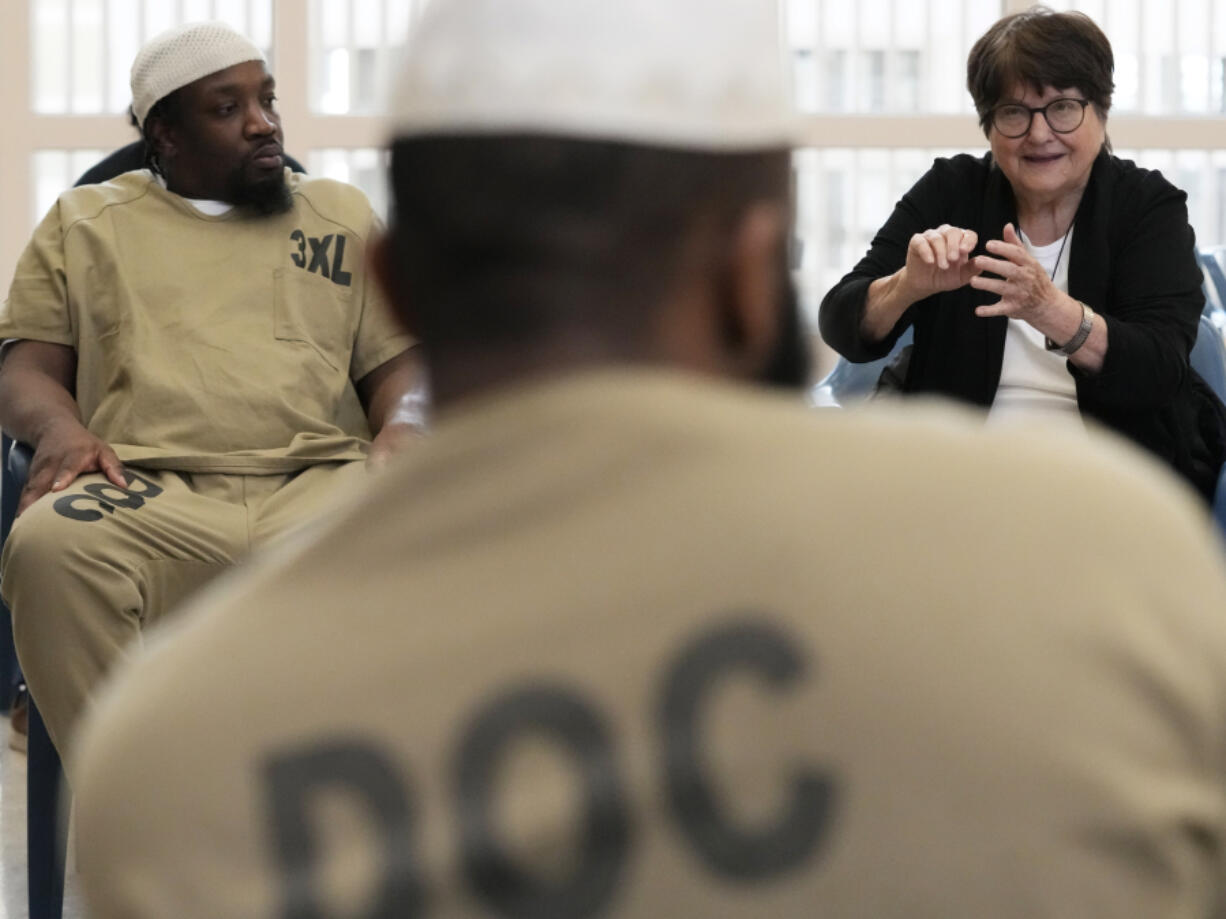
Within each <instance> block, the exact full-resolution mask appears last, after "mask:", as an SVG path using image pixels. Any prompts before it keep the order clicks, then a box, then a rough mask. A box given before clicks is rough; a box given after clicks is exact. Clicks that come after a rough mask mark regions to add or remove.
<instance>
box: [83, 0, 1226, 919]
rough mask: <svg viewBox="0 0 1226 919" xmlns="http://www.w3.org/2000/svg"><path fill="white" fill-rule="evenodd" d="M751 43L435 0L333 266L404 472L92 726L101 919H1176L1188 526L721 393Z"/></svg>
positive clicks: (1189, 761) (1223, 810)
mask: <svg viewBox="0 0 1226 919" xmlns="http://www.w3.org/2000/svg"><path fill="white" fill-rule="evenodd" d="M776 23H777V20H776V19H775V18H774V11H772V10H770V9H769V8H768V5H767V4H758V3H754V4H749V3H744V2H743V0H675V2H672V3H668V4H659V3H655V2H648V0H623V2H620V3H616V4H610V3H607V2H604V0H568V2H566V3H557V2H556V0H435V2H434V3H432V4H431V6H430V7H429V8H428V10H427V12H426V15H425V18H424V19H423V20H422V22H421V24H420V26H419V28H418V30H417V31H416V33H415V37H414V40H413V42H412V44H411V46H410V48H409V50H408V63H407V68H406V71H405V74H404V76H403V77H402V80H401V82H400V84H399V93H398V98H397V101H396V103H395V108H394V111H395V122H394V146H393V161H392V173H393V186H394V192H395V198H396V207H397V210H396V213H397V218H396V221H395V224H394V226H393V228H392V231H391V234H390V236H389V239H388V241H387V243H386V245H385V246H384V247H383V248H382V249H380V250H379V251H378V252H377V253H376V255H375V260H376V265H377V266H378V270H379V272H380V274H381V276H382V278H383V280H384V282H385V284H386V285H387V288H388V290H389V292H390V293H391V297H392V300H393V301H394V302H395V304H396V305H397V307H398V309H399V311H400V314H401V316H402V317H403V319H404V322H405V324H406V325H407V326H408V327H409V328H410V330H411V331H413V332H414V333H415V334H416V335H417V336H418V337H419V340H420V341H421V342H422V346H423V347H424V349H425V352H426V356H427V360H428V363H429V368H430V374H431V382H432V385H433V392H434V394H435V400H436V405H437V406H438V409H439V415H438V424H437V427H436V430H435V435H434V436H433V437H432V438H431V439H430V440H429V441H427V442H425V443H423V444H422V445H420V447H419V449H417V450H415V451H413V453H412V454H411V455H408V456H406V457H405V458H404V459H402V460H401V461H400V462H399V463H398V465H396V466H395V467H394V468H393V469H392V470H391V471H390V472H389V473H388V474H387V475H386V476H385V477H383V478H382V479H381V480H379V481H378V482H377V483H376V484H375V485H374V486H373V488H372V490H371V491H370V492H369V494H368V495H367V496H366V498H365V499H364V500H363V501H360V502H358V504H357V505H356V506H354V507H352V508H350V509H349V510H348V511H346V512H345V514H344V515H343V516H341V517H339V518H337V519H333V520H331V521H329V522H328V523H327V524H323V525H320V526H319V527H317V528H316V529H315V530H314V531H313V532H311V533H308V534H304V535H303V536H302V537H301V538H300V539H299V540H297V542H296V543H295V544H294V545H292V546H284V547H282V548H281V549H280V550H279V551H278V552H277V553H276V554H275V555H273V556H271V557H265V558H264V560H263V561H262V562H261V563H260V564H258V565H256V566H254V567H252V568H251V569H249V570H248V571H246V572H245V573H244V574H243V575H241V576H239V577H234V578H232V579H231V580H230V581H229V583H228V584H225V585H222V586H220V587H218V588H215V589H213V590H212V591H210V593H209V594H208V595H207V596H206V597H205V598H204V599H202V600H200V601H198V602H197V604H195V606H194V607H193V609H191V610H189V612H188V613H187V615H186V616H185V617H184V619H183V620H182V621H181V623H180V625H179V626H178V627H177V628H176V629H175V630H174V631H173V633H170V634H168V635H166V636H165V637H164V638H163V639H162V641H161V642H160V643H159V644H158V646H157V647H156V648H155V649H151V651H150V652H149V653H148V654H147V655H146V656H145V658H144V659H143V660H142V661H141V662H140V663H139V664H138V665H136V666H134V667H132V668H131V669H130V670H129V671H128V673H127V674H126V675H125V677H124V678H123V679H122V680H120V681H119V682H117V683H116V684H115V685H114V687H113V689H112V690H111V692H109V693H108V695H107V697H106V698H105V699H104V700H103V702H102V704H101V705H100V707H99V709H98V711H97V713H96V717H95V720H94V722H93V724H92V725H91V726H90V727H89V728H88V729H87V731H86V733H85V735H84V737H83V741H82V747H81V756H80V759H79V761H78V774H79V775H80V776H81V779H80V782H79V786H78V792H79V794H78V805H79V808H78V824H77V825H78V830H79V836H78V842H79V864H80V868H81V872H82V876H83V879H84V882H85V886H86V891H87V894H88V899H89V901H90V903H91V905H92V907H93V909H94V911H95V915H97V916H99V917H102V919H111V917H121V916H122V917H125V919H140V917H154V916H159V917H161V916H176V917H196V916H199V917H204V916H210V917H212V916H226V917H274V916H276V917H282V916H295V917H306V916H312V917H315V916H362V917H391V916H425V917H432V916H437V917H452V916H474V917H476V916H504V917H530V916H531V917H536V916H540V917H589V916H609V917H644V919H646V917H665V916H667V917H704V919H707V917H751V916H752V917H763V916H770V917H781V916H796V917H801V916H804V917H808V916H812V915H815V914H820V915H822V916H824V917H867V916H872V917H876V919H881V917H904V916H905V917H915V916H941V917H948V916H993V917H1014V916H1016V917H1021V916H1026V917H1034V916H1111V917H1115V919H1120V917H1125V919H1127V917H1142V916H1144V917H1147V919H1153V917H1174V916H1181V917H1183V916H1203V915H1207V914H1208V911H1209V908H1210V903H1211V902H1212V899H1213V897H1214V896H1215V892H1216V888H1217V886H1218V883H1219V881H1220V879H1221V877H1222V863H1221V853H1222V852H1223V851H1224V847H1226V621H1224V618H1223V616H1222V610H1223V609H1226V578H1224V576H1223V572H1222V570H1221V565H1220V560H1219V557H1218V555H1217V553H1218V547H1217V546H1216V545H1215V544H1214V543H1213V542H1212V537H1211V535H1210V530H1209V528H1208V524H1207V522H1206V521H1205V520H1204V519H1203V518H1202V516H1201V514H1200V512H1199V510H1198V508H1197V507H1196V505H1195V502H1194V500H1193V498H1192V497H1191V495H1190V494H1189V493H1187V492H1185V491H1183V490H1181V488H1180V487H1179V486H1178V485H1177V484H1175V483H1173V482H1171V481H1169V480H1168V479H1167V478H1166V477H1165V475H1164V474H1163V473H1160V472H1158V471H1157V469H1156V467H1155V466H1152V465H1150V464H1148V463H1147V461H1145V460H1144V459H1142V458H1140V457H1137V456H1135V455H1133V454H1132V453H1131V452H1128V451H1127V450H1126V449H1125V448H1123V447H1120V446H1118V445H1116V444H1114V443H1112V444H1111V445H1110V446H1109V447H1094V446H1089V445H1087V444H1084V443H1081V444H1078V443H1076V442H1072V441H1069V442H1041V441H1039V440H1037V439H1035V438H1034V437H1031V436H1029V435H1027V434H1026V433H1024V432H1020V431H1018V432H1011V433H1001V434H998V435H985V434H983V433H980V432H978V431H977V430H975V429H974V428H973V427H972V426H971V425H969V424H967V423H965V422H964V419H962V418H961V417H960V416H957V415H954V414H949V413H946V412H944V411H938V410H933V412H932V413H930V414H928V415H926V416H924V417H920V418H917V417H916V414H915V412H914V410H909V411H908V413H907V415H906V417H905V418H904V417H902V416H897V415H890V414H880V415H871V414H865V415H862V416H859V417H856V416H852V415H841V414H833V415H826V416H822V417H814V416H813V415H811V414H808V413H806V411H805V410H804V409H803V408H802V407H801V406H800V404H799V399H798V398H797V396H796V395H795V393H786V392H783V393H781V392H779V391H778V390H776V391H773V392H772V391H769V390H768V389H766V388H764V387H762V386H759V385H756V384H758V383H760V382H763V381H768V380H770V381H774V382H777V383H783V384H791V385H796V384H799V383H800V382H801V381H802V380H803V377H804V373H803V365H804V360H803V349H802V348H800V346H799V343H798V336H797V334H796V332H797V323H796V317H795V305H794V301H793V298H792V297H791V295H790V288H789V282H788V277H787V272H786V268H785V264H786V260H785V257H784V246H785V240H786V238H787V232H788V213H789V207H788V184H789V183H788V168H789V163H788V150H789V147H790V145H791V143H792V140H793V138H794V126H793V121H792V117H791V115H790V113H789V111H788V109H787V107H786V106H785V105H784V103H783V101H782V93H781V89H780V87H781V86H782V84H783V80H784V75H783V71H782V64H781V60H780V58H779V55H778V49H777V41H776V38H777V25H776ZM920 415H921V416H923V415H924V413H922V412H921V413H920ZM1087 459H1093V462H1088V461H1087ZM920 486H922V487H920ZM1006 510H1007V511H1008V513H1007V514H1006V513H1004V512H1005V511H1006ZM1003 517H1007V518H1008V519H1009V520H1011V521H1012V526H1011V527H1010V528H1009V529H1008V530H1004V529H1002V528H1001V527H999V526H998V525H997V521H998V520H999V519H1001V518H1003ZM912 520H923V521H925V522H926V525H925V526H924V527H922V528H920V527H916V526H912V525H911V523H910V522H911V521H912ZM1087 546H1088V547H1091V548H1090V549H1088V550H1087V549H1086V548H1085V547H1087ZM1035 571H1040V572H1042V576H1041V577H1038V576H1035V574H1034V572H1035ZM219 671H221V672H223V673H224V678H222V679H219ZM236 713H238V717H236Z"/></svg>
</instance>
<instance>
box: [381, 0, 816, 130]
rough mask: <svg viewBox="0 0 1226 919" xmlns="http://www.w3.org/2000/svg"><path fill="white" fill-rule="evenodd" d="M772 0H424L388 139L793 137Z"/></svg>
mask: <svg viewBox="0 0 1226 919" xmlns="http://www.w3.org/2000/svg"><path fill="white" fill-rule="evenodd" d="M788 85H789V81H788V71H787V67H786V59H785V57H784V54H783V52H782V43H781V41H780V25H779V16H778V9H777V6H776V4H775V2H773V0H615V2H609V0H564V2H559V0H434V2H432V3H431V4H430V5H429V7H427V9H426V12H425V13H424V15H423V17H422V19H421V21H420V23H419V24H418V25H417V27H416V28H415V29H414V31H413V34H412V36H411V37H410V40H409V43H408V47H407V52H406V55H405V65H404V68H403V70H402V72H401V74H400V78H399V80H398V82H397V84H396V87H395V93H394V96H393V100H392V110H391V124H392V133H393V135H394V136H396V137H410V136H417V135H423V134H466V133H498V134H511V133H527V134H551V135H561V136H567V137H583V138H591V139H598V140H615V141H627V142H633V143H642V144H649V145H660V146H678V147H685V148H690V149H702V150H712V151H721V150H726V151H729V152H732V151H737V150H754V149H770V148H785V147H791V146H794V145H795V143H796V141H797V139H798V124H797V119H796V116H795V112H794V110H793V108H792V105H791V101H790V95H789V93H788Z"/></svg>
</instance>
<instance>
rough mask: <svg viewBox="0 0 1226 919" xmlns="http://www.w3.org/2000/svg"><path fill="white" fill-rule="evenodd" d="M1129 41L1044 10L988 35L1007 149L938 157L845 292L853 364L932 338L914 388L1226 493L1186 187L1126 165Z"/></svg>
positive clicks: (826, 315)
mask: <svg viewBox="0 0 1226 919" xmlns="http://www.w3.org/2000/svg"><path fill="white" fill-rule="evenodd" d="M1113 66H1114V64H1113V59H1112V54H1111V46H1110V43H1109V42H1108V41H1107V38H1106V36H1105V35H1103V33H1102V31H1101V30H1100V29H1099V28H1098V27H1097V26H1096V25H1095V24H1094V23H1093V22H1092V21H1091V20H1090V19H1089V18H1088V17H1086V16H1084V15H1082V14H1080V13H1053V12H1052V11H1050V10H1047V9H1044V8H1041V7H1036V8H1034V9H1031V10H1029V11H1027V12H1024V13H1018V14H1015V15H1012V16H1006V17H1005V18H1004V19H1001V20H1000V21H999V22H997V23H996V24H995V25H993V26H992V27H991V28H990V29H989V30H988V32H987V33H986V34H985V35H984V36H983V37H982V38H980V39H979V41H978V42H976V43H975V47H974V48H973V49H972V50H971V53H970V58H969V60H968V62H967V85H968V88H969V89H970V93H971V96H972V97H973V99H974V101H975V108H976V110H977V111H978V113H979V122H980V125H981V126H982V127H983V130H984V133H985V134H986V135H987V138H988V142H989V144H990V146H991V152H990V153H988V154H987V155H985V156H983V157H979V158H976V157H972V156H967V155H961V156H955V157H953V158H952V159H938V160H937V161H936V162H935V163H934V164H933V167H932V169H931V170H929V172H928V173H927V174H926V175H925V176H924V177H923V178H921V179H920V180H919V182H917V183H916V185H915V186H914V187H913V188H912V189H911V190H910V191H909V192H907V194H906V195H905V196H904V197H903V199H902V200H901V201H900V202H899V203H898V205H897V207H896V208H895V209H894V213H893V214H892V215H890V218H889V220H888V221H886V224H885V226H883V227H882V228H881V230H880V231H879V232H878V234H877V236H876V238H875V239H874V240H873V244H872V248H871V249H870V250H869V252H868V254H867V255H866V256H865V257H864V258H863V259H862V260H861V261H860V263H859V264H858V265H856V267H855V269H854V270H853V271H852V272H851V273H850V274H848V275H847V276H846V277H845V278H843V280H841V281H840V282H839V283H838V285H836V286H835V287H834V289H833V290H831V291H830V292H829V293H828V294H827V295H826V297H825V299H824V301H823V302H822V307H821V317H820V321H821V332H822V335H823V337H824V338H825V340H826V341H827V342H828V343H829V344H830V345H831V346H832V347H834V348H835V349H836V350H837V351H839V352H840V353H841V354H843V355H844V356H845V357H847V358H848V359H849V360H852V361H868V360H874V359H876V358H880V357H883V356H884V355H886V354H888V353H889V352H890V350H891V348H892V347H893V345H894V343H895V342H896V341H897V339H898V337H899V336H900V335H901V334H902V333H903V331H904V330H905V329H906V328H907V327H909V326H911V327H914V330H915V341H914V346H913V348H912V349H911V351H910V354H909V359H907V360H906V366H905V369H904V368H901V367H900V368H898V370H899V373H900V374H901V378H902V381H903V382H902V389H903V390H904V391H906V392H914V393H933V394H941V395H948V396H953V397H955V398H957V399H961V400H964V401H966V402H970V403H972V404H976V405H980V406H983V407H984V408H986V409H988V411H989V419H990V420H995V419H999V418H1005V417H1010V416H1014V415H1018V414H1022V413H1036V412H1037V413H1044V414H1046V415H1048V416H1051V417H1061V416H1062V417H1065V418H1069V419H1073V420H1075V421H1076V423H1080V419H1081V418H1082V417H1083V416H1086V417H1090V418H1094V419H1097V420H1098V421H1100V422H1102V423H1104V424H1106V425H1108V426H1109V427H1112V428H1114V429H1115V430H1117V431H1119V432H1120V433H1122V434H1124V435H1125V436H1127V437H1129V438H1131V439H1132V440H1134V441H1136V442H1137V443H1139V444H1141V445H1143V446H1145V447H1147V448H1148V449H1150V450H1151V451H1153V452H1154V453H1156V454H1158V455H1159V456H1160V457H1162V458H1163V459H1165V460H1166V461H1167V462H1168V463H1170V464H1171V465H1172V466H1173V467H1174V468H1175V469H1176V470H1177V471H1178V472H1179V473H1181V474H1182V475H1183V476H1184V477H1186V478H1187V479H1188V480H1189V481H1190V482H1191V483H1192V484H1193V485H1194V486H1195V487H1196V488H1197V489H1198V490H1199V491H1200V492H1201V493H1202V494H1204V495H1205V496H1206V497H1210V496H1211V495H1212V493H1213V488H1214V485H1215V483H1216V481H1217V476H1218V471H1219V469H1220V467H1221V465H1222V462H1223V459H1224V458H1226V409H1224V408H1223V406H1222V405H1221V403H1220V402H1219V401H1218V400H1217V399H1216V397H1215V396H1214V395H1213V393H1212V391H1211V390H1209V388H1208V387H1207V386H1206V385H1205V383H1204V382H1203V381H1202V380H1201V379H1200V378H1199V377H1198V376H1197V375H1196V374H1195V372H1194V371H1193V370H1192V369H1191V367H1190V366H1189V365H1188V354H1189V352H1190V351H1191V348H1192V344H1193V342H1194V341H1195V339H1196V331H1197V323H1198V320H1199V317H1200V313H1201V309H1202V308H1203V304H1204V298H1203V294H1202V292H1201V286H1200V285H1201V272H1200V268H1199V266H1198V264H1197V262H1196V256H1195V251H1194V243H1193V234H1192V229H1191V227H1189V225H1188V217H1187V207H1186V203H1185V199H1186V196H1185V195H1184V193H1183V192H1182V191H1180V190H1178V189H1177V188H1175V187H1174V186H1172V185H1171V184H1170V183H1169V182H1167V181H1166V180H1165V179H1164V178H1163V177H1162V176H1161V175H1160V174H1159V173H1157V172H1152V171H1149V170H1145V169H1139V168H1137V166H1136V165H1134V164H1133V163H1131V162H1128V161H1126V160H1120V159H1117V158H1116V157H1114V156H1112V155H1111V153H1110V144H1109V143H1108V141H1107V135H1106V119H1107V111H1108V110H1109V109H1110V107H1111V92H1112V88H1113V83H1112V70H1113Z"/></svg>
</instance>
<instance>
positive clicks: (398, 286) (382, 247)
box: [366, 230, 421, 341]
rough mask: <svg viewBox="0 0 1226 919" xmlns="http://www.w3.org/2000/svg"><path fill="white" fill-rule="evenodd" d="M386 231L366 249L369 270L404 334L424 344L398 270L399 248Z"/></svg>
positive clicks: (410, 298) (410, 300) (415, 315)
mask: <svg viewBox="0 0 1226 919" xmlns="http://www.w3.org/2000/svg"><path fill="white" fill-rule="evenodd" d="M393 232H394V231H392V230H387V231H385V232H383V233H380V234H379V235H378V236H376V237H375V238H374V240H372V241H371V243H370V245H369V246H368V247H367V249H366V262H367V264H368V265H369V266H370V271H371V273H372V274H373V275H374V276H375V281H376V282H377V283H378V285H379V287H380V288H381V289H382V291H383V295H384V297H386V298H387V302H388V303H390V304H391V307H392V313H393V315H395V317H396V318H397V319H399V320H400V324H401V325H402V326H404V328H405V331H407V332H408V333H409V334H410V335H412V336H413V337H414V338H416V339H417V340H418V341H420V340H421V324H420V322H419V321H418V318H419V317H418V316H417V313H416V312H415V311H414V310H413V308H412V302H413V299H412V297H410V296H409V294H408V291H407V290H405V286H404V278H403V276H402V274H401V272H400V270H399V269H398V268H397V266H396V247H395V245H394V244H393V240H392V233H393Z"/></svg>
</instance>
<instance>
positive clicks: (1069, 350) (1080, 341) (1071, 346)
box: [1047, 300, 1094, 357]
mask: <svg viewBox="0 0 1226 919" xmlns="http://www.w3.org/2000/svg"><path fill="white" fill-rule="evenodd" d="M1077 302H1078V303H1081V301H1080V300H1078V301H1077ZM1093 329H1094V310H1092V309H1090V308H1089V307H1088V306H1087V305H1086V304H1084V303H1081V325H1080V326H1078V328H1077V331H1076V332H1075V333H1073V337H1072V338H1070V339H1069V340H1068V341H1067V342H1066V343H1065V344H1063V345H1057V344H1056V343H1055V342H1054V341H1052V340H1051V339H1050V338H1049V339H1047V350H1048V351H1058V352H1059V353H1060V354H1063V355H1064V356H1065V357H1070V356H1071V355H1072V354H1073V353H1074V352H1076V351H1077V349H1078V348H1080V347H1081V346H1082V345H1084V344H1085V343H1086V339H1087V338H1089V337H1090V332H1091V331H1092V330H1093Z"/></svg>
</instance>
